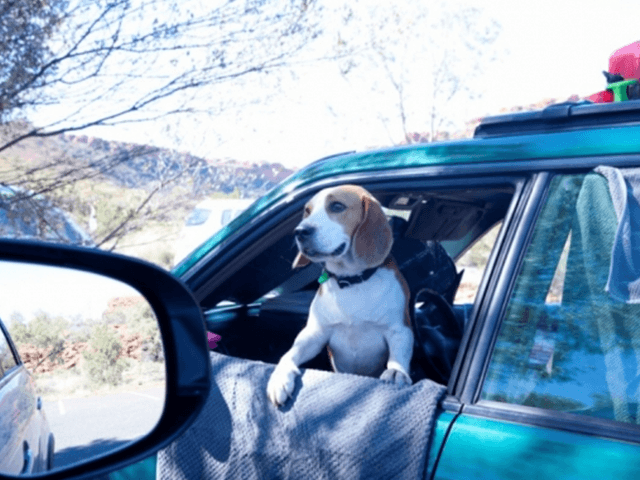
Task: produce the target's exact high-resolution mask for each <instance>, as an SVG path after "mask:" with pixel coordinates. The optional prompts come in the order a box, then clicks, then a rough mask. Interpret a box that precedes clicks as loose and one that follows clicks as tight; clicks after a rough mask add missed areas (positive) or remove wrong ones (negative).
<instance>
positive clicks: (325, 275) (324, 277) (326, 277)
mask: <svg viewBox="0 0 640 480" xmlns="http://www.w3.org/2000/svg"><path fill="white" fill-rule="evenodd" d="M327 280H329V272H327V271H326V270H323V271H322V275H320V278H318V283H319V284H321V285H322V284H323V283H324V282H326V281H327Z"/></svg>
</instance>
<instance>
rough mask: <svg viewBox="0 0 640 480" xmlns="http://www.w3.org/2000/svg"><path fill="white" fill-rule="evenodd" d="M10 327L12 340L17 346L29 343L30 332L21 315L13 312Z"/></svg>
mask: <svg viewBox="0 0 640 480" xmlns="http://www.w3.org/2000/svg"><path fill="white" fill-rule="evenodd" d="M8 327H9V332H10V333H11V338H12V339H13V341H14V342H15V343H16V344H23V343H27V339H28V337H29V330H28V328H27V325H26V323H25V320H24V317H23V316H22V314H21V313H19V312H13V313H12V314H11V317H10V318H9V325H8Z"/></svg>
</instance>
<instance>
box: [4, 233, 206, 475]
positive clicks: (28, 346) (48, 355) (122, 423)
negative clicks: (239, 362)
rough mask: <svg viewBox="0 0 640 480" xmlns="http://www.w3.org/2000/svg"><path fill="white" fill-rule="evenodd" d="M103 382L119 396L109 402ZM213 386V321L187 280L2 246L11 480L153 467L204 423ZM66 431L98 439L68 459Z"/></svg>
mask: <svg viewBox="0 0 640 480" xmlns="http://www.w3.org/2000/svg"><path fill="white" fill-rule="evenodd" d="M127 306H129V307H132V310H130V311H128V310H126V308H124V307H127ZM7 317H8V318H7ZM127 340H128V345H129V347H130V348H129V347H127V348H125V347H124V346H123V342H124V343H126V341H127ZM131 345H133V346H131ZM43 372H44V373H43ZM51 372H54V373H51ZM55 372H57V373H55ZM69 372H71V373H69ZM73 372H75V373H73ZM127 372H129V373H127ZM49 374H51V377H50V378H49V377H46V376H43V375H49ZM74 375H75V377H74ZM127 375H128V376H127ZM123 376H124V377H126V378H125V379H124V380H123ZM76 377H77V378H76ZM81 377H82V379H83V381H86V382H89V383H86V385H84V384H83V385H84V386H83V388H84V390H82V389H81V390H82V391H81V392H80V393H79V394H78V393H77V392H76V394H74V395H72V396H71V397H69V395H71V393H70V390H69V389H68V388H67V387H65V384H66V383H69V382H71V380H73V382H76V383H77V381H80V380H78V379H80V378H81ZM43 378H44V379H45V380H46V381H45V382H43V383H44V386H43V385H38V381H39V380H42V379H43ZM69 379H71V380H69ZM94 380H95V382H97V383H98V384H101V385H102V384H107V383H108V384H110V386H109V387H108V388H106V387H105V388H106V390H105V389H102V390H100V394H98V393H96V392H97V390H96V389H95V388H94V387H95V386H96V383H91V382H92V381H94ZM47 382H48V383H47ZM127 382H129V383H127ZM210 383H211V377H210V362H209V349H208V346H207V334H206V330H205V325H204V320H203V317H202V312H201V310H200V307H199V306H198V304H197V302H196V301H195V299H194V298H193V296H192V295H191V293H190V291H189V290H188V289H187V288H186V287H185V286H184V285H183V284H182V282H181V281H180V280H178V279H177V278H176V277H174V276H172V275H171V274H170V273H168V272H166V271H164V270H162V269H160V268H159V267H156V266H154V265H151V264H149V263H146V262H143V261H140V260H136V259H133V258H128V257H124V256H120V255H116V254H112V253H107V252H103V251H99V250H93V249H84V248H78V247H70V246H62V245H52V244H45V243H38V242H27V241H12V240H0V439H1V440H0V478H16V476H20V478H24V475H25V474H26V475H29V474H37V475H38V477H37V478H47V479H52V480H54V479H62V478H64V479H73V478H93V477H97V476H101V475H105V474H107V473H109V472H112V471H114V470H118V469H121V468H123V467H125V466H127V465H129V464H133V463H136V462H139V461H141V460H143V459H145V458H148V457H149V456H151V455H153V454H154V453H155V452H156V451H157V450H159V449H161V448H163V447H165V446H167V445H168V444H169V443H171V442H172V441H173V440H174V439H175V438H176V437H178V436H179V435H180V434H181V433H182V432H183V431H184V430H186V428H187V427H188V426H189V425H190V424H191V423H192V422H193V420H194V419H195V418H196V416H197V415H198V414H199V412H200V410H201V409H202V406H203V405H204V403H205V400H206V398H207V396H208V394H209V389H210ZM111 384H113V385H111ZM116 385H119V387H116ZM112 387H113V388H112ZM142 387H145V388H146V387H148V388H149V390H141V388H142ZM65 388H67V390H65ZM52 389H53V391H52ZM61 391H63V393H60V392H61ZM87 392H89V393H88V394H87ZM56 395H57V396H56ZM114 395H115V396H114ZM118 395H120V396H119V397H118ZM125 396H127V397H126V398H129V400H126V401H123V399H124V398H125ZM62 397H64V399H61V398H62ZM112 397H113V398H112ZM144 402H147V403H146V404H145V403H144ZM163 402H164V403H163ZM65 403H66V404H67V406H66V407H65ZM3 405H4V407H3ZM75 405H82V408H83V412H84V413H83V414H82V415H80V414H77V416H76V414H74V411H73V410H72V408H71V407H70V406H75ZM108 405H111V407H112V408H111V410H109V412H110V413H108V414H104V415H102V417H100V414H101V413H100V412H99V411H101V410H102V409H103V408H108ZM145 405H147V406H145ZM2 408H9V409H10V410H11V412H4V411H2ZM92 408H93V409H94V411H93V412H92V411H91V409H92ZM47 410H49V411H47ZM65 410H68V411H65ZM78 411H80V410H79V409H78V410H76V412H78ZM139 412H144V415H143V414H140V413H139ZM92 413H95V415H92ZM102 413H104V412H102ZM83 415H84V416H83ZM74 416H76V418H75V421H74ZM54 417H55V420H54ZM103 417H104V418H103ZM140 417H145V418H144V419H142V418H140ZM147 417H148V418H147ZM83 418H84V420H83ZM133 418H135V420H136V421H135V422H134V421H133ZM33 419H36V420H33ZM138 420H141V423H140V424H139V425H138V426H133V425H132V424H134V423H136V424H137V421H138ZM76 423H77V425H76ZM67 427H73V428H77V429H78V430H77V431H78V432H82V433H83V434H85V433H87V434H88V435H89V437H86V438H89V440H85V442H84V444H80V445H78V449H79V450H78V449H76V450H74V449H73V448H66V449H65V448H62V449H61V448H60V439H61V438H63V437H64V438H66V439H68V438H71V437H73V434H69V433H64V432H67V430H66V429H67ZM103 427H105V428H103ZM107 427H108V428H107ZM56 430H57V431H56ZM16 432H17V433H16ZM91 435H93V436H91ZM65 436H66V437H65ZM54 438H55V439H56V440H55V441H53V439H54ZM90 447H91V448H90ZM98 447H99V448H98ZM56 450H57V451H56ZM61 452H63V454H60V453H61ZM71 453H74V455H71ZM51 454H53V455H51ZM56 454H60V455H59V456H58V461H56ZM51 458H53V461H51Z"/></svg>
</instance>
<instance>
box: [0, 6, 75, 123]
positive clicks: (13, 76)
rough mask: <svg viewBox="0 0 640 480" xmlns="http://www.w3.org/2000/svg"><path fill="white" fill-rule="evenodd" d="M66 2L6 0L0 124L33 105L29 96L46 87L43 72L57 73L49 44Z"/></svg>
mask: <svg viewBox="0 0 640 480" xmlns="http://www.w3.org/2000/svg"><path fill="white" fill-rule="evenodd" d="M66 7H67V2H66V1H64V0H49V1H45V2H42V1H38V0H20V1H5V2H3V3H2V7H0V31H1V32H2V42H0V121H2V120H5V119H6V118H7V117H8V116H9V115H10V114H11V113H12V112H13V111H14V110H16V109H20V108H24V107H25V105H28V104H29V103H30V100H31V99H30V98H29V96H28V95H26V93H32V94H34V93H35V92H37V91H38V89H39V88H41V87H42V85H43V84H44V75H43V73H49V72H53V71H55V64H47V60H48V59H49V57H50V54H51V52H50V50H49V48H48V46H47V45H48V41H49V39H50V37H51V35H52V33H54V31H55V30H56V28H57V27H58V26H59V25H60V21H61V19H62V17H63V15H64V10H65V9H66Z"/></svg>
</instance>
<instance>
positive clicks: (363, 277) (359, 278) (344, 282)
mask: <svg viewBox="0 0 640 480" xmlns="http://www.w3.org/2000/svg"><path fill="white" fill-rule="evenodd" d="M378 268H379V267H373V268H367V269H366V270H365V271H364V272H362V273H361V274H359V275H352V276H350V277H343V276H340V275H336V274H335V273H333V272H330V271H329V270H327V269H326V268H325V269H324V270H323V271H322V275H320V278H319V279H318V282H320V283H324V282H326V281H327V280H329V278H330V277H333V278H335V279H336V281H337V282H338V286H339V287H340V288H345V287H349V286H351V285H355V284H358V283H362V282H365V281H367V280H369V279H370V278H371V276H372V275H373V274H374V273H376V270H378Z"/></svg>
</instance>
